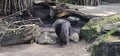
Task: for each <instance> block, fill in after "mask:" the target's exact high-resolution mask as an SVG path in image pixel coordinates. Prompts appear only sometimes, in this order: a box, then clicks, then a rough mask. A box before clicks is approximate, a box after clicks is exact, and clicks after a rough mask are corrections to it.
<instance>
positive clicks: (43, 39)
mask: <svg viewBox="0 0 120 56" xmlns="http://www.w3.org/2000/svg"><path fill="white" fill-rule="evenodd" d="M35 42H36V43H38V44H55V43H57V39H56V37H54V36H51V35H50V34H49V33H48V32H43V33H42V34H41V35H40V36H39V37H36V39H35Z"/></svg>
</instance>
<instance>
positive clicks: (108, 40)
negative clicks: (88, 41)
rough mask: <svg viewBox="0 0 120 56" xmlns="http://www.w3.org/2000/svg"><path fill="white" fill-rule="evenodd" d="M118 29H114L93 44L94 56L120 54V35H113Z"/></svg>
mask: <svg viewBox="0 0 120 56" xmlns="http://www.w3.org/2000/svg"><path fill="white" fill-rule="evenodd" d="M117 31H118V30H112V31H110V32H108V33H107V34H105V35H104V36H103V37H102V38H100V39H99V40H97V42H94V45H92V49H91V50H92V51H91V52H92V56H120V51H119V50H120V48H119V47H120V35H119V36H116V35H113V34H114V33H116V32H117Z"/></svg>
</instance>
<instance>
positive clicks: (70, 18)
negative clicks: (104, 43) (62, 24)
mask: <svg viewBox="0 0 120 56" xmlns="http://www.w3.org/2000/svg"><path fill="white" fill-rule="evenodd" d="M68 20H70V21H72V22H73V21H80V18H78V17H75V16H69V17H68Z"/></svg>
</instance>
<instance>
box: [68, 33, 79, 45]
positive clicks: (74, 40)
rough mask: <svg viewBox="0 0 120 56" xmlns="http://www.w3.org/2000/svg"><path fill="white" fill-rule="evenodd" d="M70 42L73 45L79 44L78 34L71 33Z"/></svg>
mask: <svg viewBox="0 0 120 56" xmlns="http://www.w3.org/2000/svg"><path fill="white" fill-rule="evenodd" d="M70 40H72V41H73V42H75V43H77V42H79V34H78V33H73V34H72V35H71V37H70Z"/></svg>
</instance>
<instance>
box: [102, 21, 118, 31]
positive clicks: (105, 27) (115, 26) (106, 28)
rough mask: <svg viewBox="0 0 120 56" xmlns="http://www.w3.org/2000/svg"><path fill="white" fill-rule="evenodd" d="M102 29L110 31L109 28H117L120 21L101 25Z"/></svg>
mask: <svg viewBox="0 0 120 56" xmlns="http://www.w3.org/2000/svg"><path fill="white" fill-rule="evenodd" d="M101 28H102V30H104V31H109V30H113V29H117V28H120V22H116V23H111V24H110V23H108V24H105V25H103V26H101Z"/></svg>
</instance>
